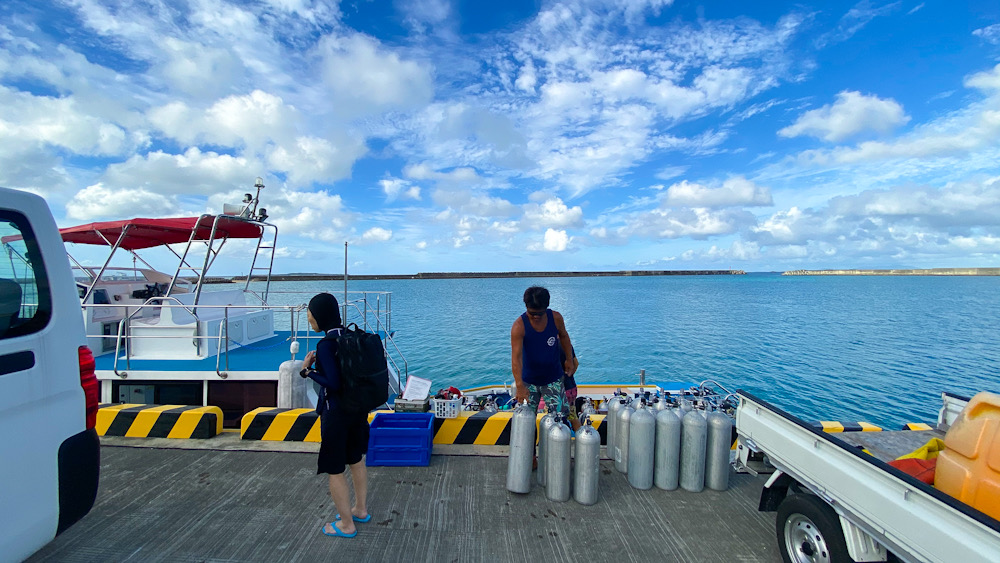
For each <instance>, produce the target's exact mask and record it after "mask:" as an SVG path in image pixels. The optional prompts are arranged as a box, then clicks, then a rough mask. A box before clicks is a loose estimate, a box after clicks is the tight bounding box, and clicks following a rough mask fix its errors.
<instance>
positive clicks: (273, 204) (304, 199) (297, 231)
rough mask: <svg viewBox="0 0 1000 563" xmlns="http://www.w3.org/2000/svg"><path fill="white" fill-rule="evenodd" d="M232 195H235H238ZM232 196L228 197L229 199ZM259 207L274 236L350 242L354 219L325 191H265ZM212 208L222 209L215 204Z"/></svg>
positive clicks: (337, 200)
mask: <svg viewBox="0 0 1000 563" xmlns="http://www.w3.org/2000/svg"><path fill="white" fill-rule="evenodd" d="M232 195H238V192H234V194H232ZM232 195H230V196H229V197H230V198H232ZM216 199H218V198H213V200H216ZM213 200H210V204H211V203H212V202H213ZM230 201H231V199H230ZM261 206H262V207H266V208H267V212H268V214H269V215H270V218H269V219H268V221H269V222H271V223H274V224H275V225H277V226H278V232H279V233H280V234H281V236H283V237H284V236H287V235H298V236H302V237H305V238H308V239H314V240H319V241H323V242H335V243H343V242H344V241H345V240H347V239H349V238H351V226H352V225H353V224H354V223H355V222H356V220H357V217H356V215H355V214H354V213H353V212H351V211H349V210H348V209H347V208H346V206H345V205H344V201H343V199H342V198H341V196H340V195H338V194H331V193H330V192H329V191H327V190H319V191H315V192H303V191H294V190H288V189H284V188H277V189H273V190H272V189H271V188H265V190H264V192H262V193H261ZM215 207H217V208H221V207H222V206H221V204H220V203H216V204H215Z"/></svg>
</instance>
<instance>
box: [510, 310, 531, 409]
mask: <svg viewBox="0 0 1000 563" xmlns="http://www.w3.org/2000/svg"><path fill="white" fill-rule="evenodd" d="M523 353H524V323H522V322H521V317H518V318H517V320H515V321H514V325H513V326H512V327H510V371H511V373H512V374H514V387H515V389H516V396H515V397H514V398H515V400H516V401H517V402H518V403H520V402H521V401H524V400H527V398H528V387H527V386H526V385H525V384H524V382H523V381H522V380H521V363H522V357H521V356H522V354H523Z"/></svg>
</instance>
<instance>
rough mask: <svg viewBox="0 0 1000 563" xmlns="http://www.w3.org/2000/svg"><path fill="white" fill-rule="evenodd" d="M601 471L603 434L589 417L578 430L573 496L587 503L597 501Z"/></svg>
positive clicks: (580, 501) (579, 501)
mask: <svg viewBox="0 0 1000 563" xmlns="http://www.w3.org/2000/svg"><path fill="white" fill-rule="evenodd" d="M600 471H601V435H600V433H598V432H597V429H595V428H594V426H593V424H592V423H591V420H590V418H589V417H588V418H587V421H586V423H584V425H583V427H582V428H580V429H579V430H577V431H576V451H575V454H574V463H573V498H574V499H575V500H576V502H578V503H580V504H585V505H591V504H595V503H597V493H598V480H599V476H600Z"/></svg>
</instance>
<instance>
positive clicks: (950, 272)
mask: <svg viewBox="0 0 1000 563" xmlns="http://www.w3.org/2000/svg"><path fill="white" fill-rule="evenodd" d="M781 275H783V276H1000V268H927V269H913V270H905V269H896V270H790V271H788V272H784V273H782V274H781Z"/></svg>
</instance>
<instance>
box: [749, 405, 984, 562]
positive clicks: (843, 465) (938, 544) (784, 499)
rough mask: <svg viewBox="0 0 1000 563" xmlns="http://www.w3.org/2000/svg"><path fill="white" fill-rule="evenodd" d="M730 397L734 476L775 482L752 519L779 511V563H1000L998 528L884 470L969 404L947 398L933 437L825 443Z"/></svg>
mask: <svg viewBox="0 0 1000 563" xmlns="http://www.w3.org/2000/svg"><path fill="white" fill-rule="evenodd" d="M737 395H738V396H739V406H738V408H737V411H736V432H737V435H738V443H737V461H736V465H737V470H741V471H747V472H751V473H766V472H773V473H772V474H771V477H770V478H769V479H768V480H767V482H766V484H765V485H764V490H763V491H762V493H761V499H760V507H759V509H760V510H762V511H774V510H777V513H778V514H777V520H776V522H775V532H776V535H777V539H778V544H779V548H780V550H781V554H782V559H783V560H784V561H786V562H790V561H794V562H806V561H810V562H815V561H832V562H834V563H839V562H842V561H846V562H850V561H896V560H901V561H921V562H922V561H934V562H942V563H947V562H961V563H978V562H1000V522H998V521H997V520H995V519H993V518H991V517H989V516H987V515H986V514H983V513H982V512H980V511H979V510H976V509H974V508H971V507H969V506H968V505H966V504H964V503H962V502H959V501H958V500H956V499H954V498H952V497H950V496H948V495H946V494H944V493H943V492H941V491H939V490H937V489H935V488H934V487H931V486H930V485H927V484H925V483H923V482H921V481H919V480H917V479H916V478H914V477H912V476H910V475H907V474H905V473H903V472H902V471H899V470H898V469H896V468H894V467H891V466H889V465H888V464H887V461H890V460H893V459H895V458H896V457H898V456H900V455H903V454H906V453H909V452H911V451H913V450H915V449H916V448H918V447H920V446H921V445H922V444H924V443H926V442H927V441H928V440H929V439H930V438H931V437H939V438H940V437H943V436H944V432H943V430H946V429H947V428H948V426H950V425H951V423H952V422H954V420H955V418H956V417H957V415H958V413H959V412H961V410H962V407H964V405H965V403H966V402H968V399H967V398H963V397H957V396H955V395H951V394H947V393H946V394H944V395H943V400H944V405H943V407H942V408H941V414H940V416H939V420H938V425H937V428H931V429H929V430H919V431H913V430H906V431H882V432H844V433H837V434H830V433H826V432H823V431H822V430H820V429H818V428H816V427H814V426H812V425H810V424H808V423H806V422H804V421H802V420H800V419H798V418H796V417H794V416H792V415H790V414H788V413H786V412H784V411H782V410H781V409H778V408H776V407H774V406H771V405H770V404H768V403H767V402H766V401H763V400H761V399H758V398H757V397H754V396H753V395H751V394H749V393H747V392H745V391H739V392H738V393H737ZM862 448H864V449H866V450H867V453H866V452H864V451H862Z"/></svg>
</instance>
